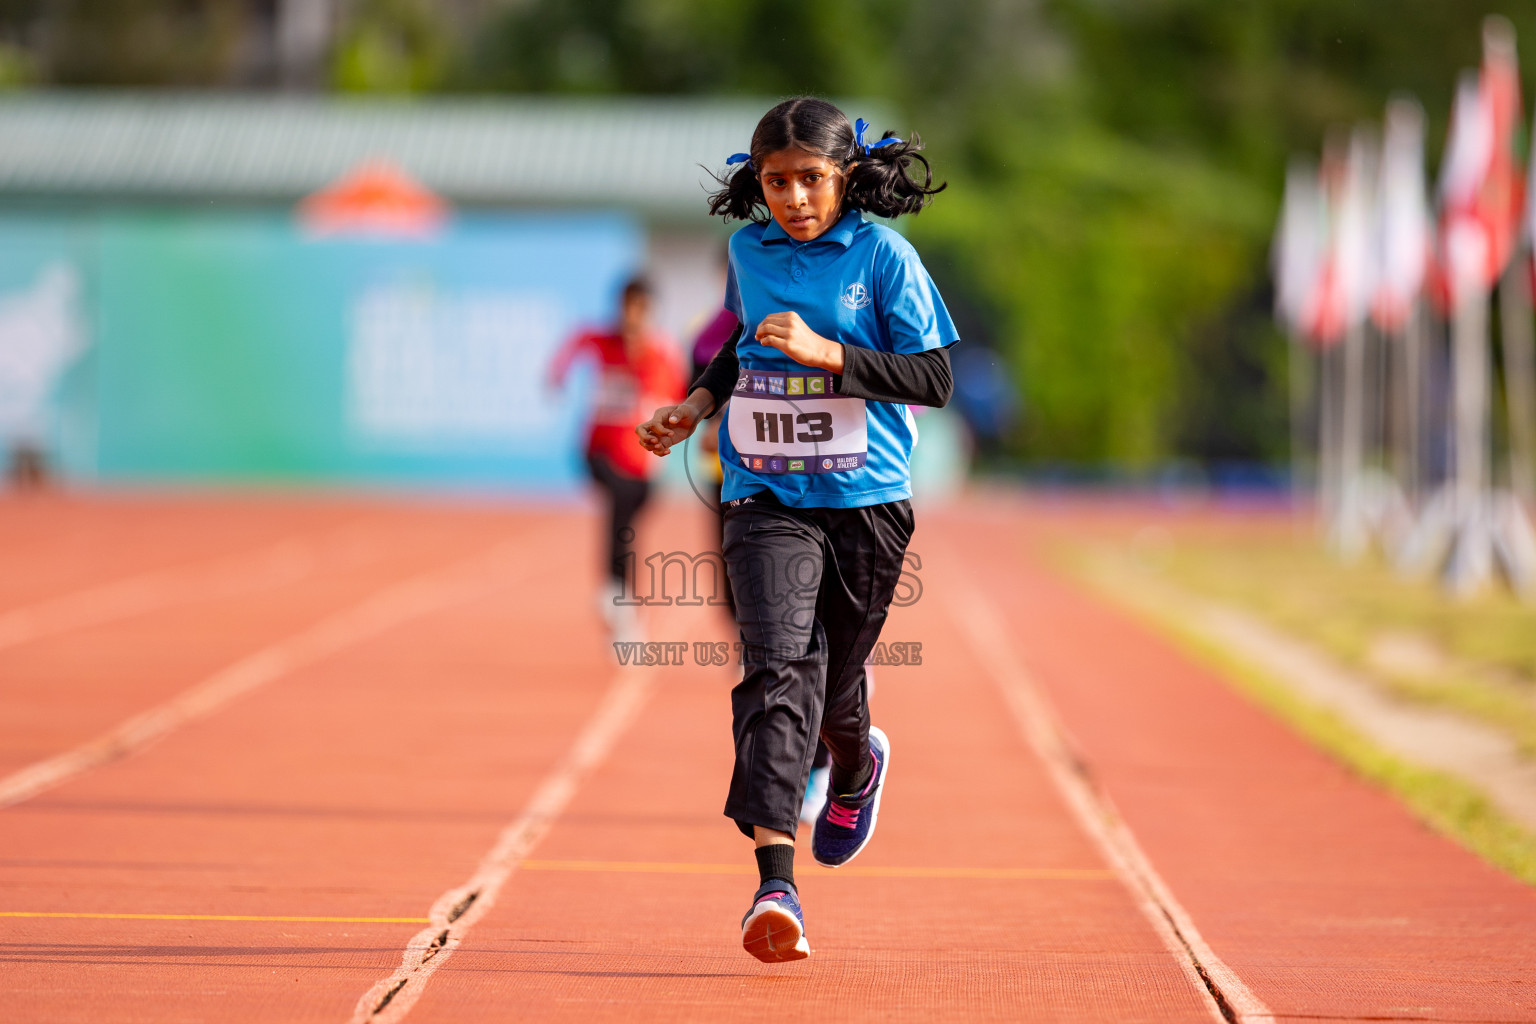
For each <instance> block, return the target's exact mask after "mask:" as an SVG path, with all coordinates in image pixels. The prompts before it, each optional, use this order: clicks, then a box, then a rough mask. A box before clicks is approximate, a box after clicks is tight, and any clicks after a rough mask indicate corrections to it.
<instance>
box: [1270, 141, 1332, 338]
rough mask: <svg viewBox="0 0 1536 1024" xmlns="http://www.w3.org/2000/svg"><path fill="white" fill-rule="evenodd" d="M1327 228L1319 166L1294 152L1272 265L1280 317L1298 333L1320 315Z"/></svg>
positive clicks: (1305, 330) (1303, 332)
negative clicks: (1318, 174)
mask: <svg viewBox="0 0 1536 1024" xmlns="http://www.w3.org/2000/svg"><path fill="white" fill-rule="evenodd" d="M1327 230H1328V225H1327V210H1326V209H1325V208H1324V206H1323V195H1322V189H1321V186H1320V185H1319V183H1318V180H1317V167H1316V166H1315V165H1314V164H1312V163H1311V162H1310V161H1307V160H1303V159H1302V158H1300V157H1297V158H1294V159H1292V161H1291V165H1290V167H1288V168H1287V169H1286V172H1285V197H1284V198H1283V199H1282V200H1281V203H1280V224H1279V226H1278V228H1277V230H1276V231H1275V242H1274V246H1273V248H1272V249H1271V250H1270V266H1271V270H1272V272H1273V274H1274V279H1275V318H1276V319H1277V320H1279V321H1280V322H1281V323H1282V324H1284V325H1285V326H1286V328H1287V329H1288V330H1289V331H1290V332H1291V335H1292V336H1293V337H1296V338H1304V337H1307V336H1308V335H1309V325H1310V324H1311V323H1312V322H1313V321H1314V320H1315V319H1316V315H1317V314H1316V305H1317V301H1318V297H1319V293H1320V291H1321V289H1320V287H1319V285H1320V284H1321V281H1320V278H1321V274H1322V268H1323V258H1324V251H1323V246H1324V242H1325V240H1326V237H1327Z"/></svg>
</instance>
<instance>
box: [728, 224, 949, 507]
mask: <svg viewBox="0 0 1536 1024" xmlns="http://www.w3.org/2000/svg"><path fill="white" fill-rule="evenodd" d="M725 308H726V309H728V310H730V311H731V312H732V313H734V314H736V318H737V319H738V320H739V321H741V323H742V325H743V331H742V336H741V340H740V342H739V343H738V344H737V346H736V354H737V358H738V360H739V362H740V366H741V371H740V377H739V379H738V381H737V384H736V390H735V391H734V392H733V393H732V401H731V403H730V413H729V414H728V415H729V418H728V420H727V422H724V423H722V424H721V427H720V464H721V469H722V472H723V473H724V483H723V485H722V488H721V498H722V499H723V500H725V501H730V500H733V499H735V498H743V497H746V496H748V495H750V494H755V493H757V492H759V491H762V490H764V489H765V488H766V489H768V490H770V491H772V492H773V494H774V495H775V496H776V497H777V498H778V499H779V501H781V502H783V503H784V504H785V505H790V506H793V507H796V508H818V507H819V508H858V507H862V506H866V505H878V504H881V503H883V502H887V501H898V500H900V499H902V498H910V497H911V496H912V475H911V470H910V466H909V462H910V459H911V456H912V446H913V445H914V444H915V443H916V442H917V426H916V424H915V423H914V422H913V420H912V414H911V412H910V411H909V410H908V409H907V407H906V406H905V405H903V404H899V403H893V402H864V401H862V400H860V399H851V398H846V397H840V396H835V394H834V381H833V378H832V375H830V374H828V373H827V372H826V371H824V370H819V369H816V368H813V367H807V366H802V365H801V364H799V363H796V362H795V361H794V360H792V359H790V358H789V357H788V356H786V355H785V354H784V353H782V352H780V351H779V350H778V349H776V348H773V347H772V346H770V345H764V344H762V343H761V342H759V341H758V340H757V339H756V338H755V337H754V335H755V334H756V332H757V325H758V324H759V323H760V322H761V321H762V320H763V318H764V317H767V316H769V315H770V314H773V313H783V312H790V311H793V312H795V313H798V314H800V317H801V318H802V319H803V320H804V321H805V322H806V324H807V325H808V326H809V327H810V329H811V330H813V331H815V332H816V333H817V334H820V335H821V336H822V337H824V338H830V339H832V340H833V341H839V342H842V343H843V344H844V345H858V346H861V347H863V348H871V349H876V350H878V351H881V352H906V353H917V352H924V351H927V350H929V349H934V348H942V347H945V346H948V345H952V344H954V343H955V342H956V341H958V340H959V335H958V334H957V333H956V332H955V325H954V323H953V322H952V321H951V320H950V318H949V311H948V310H946V309H945V308H944V301H943V299H941V298H940V297H939V292H938V289H937V288H935V287H934V284H933V279H932V278H930V277H929V276H928V271H927V270H926V269H925V268H924V267H923V264H922V261H921V260H920V259H919V258H918V255H917V251H916V250H915V249H913V248H912V245H911V243H910V242H908V241H907V240H906V239H905V238H903V237H901V235H899V234H897V233H896V232H894V231H892V230H891V229H890V228H888V227H885V226H883V225H880V224H873V223H870V222H869V221H866V220H865V219H864V215H863V214H862V213H861V212H860V211H858V210H849V211H848V212H847V213H845V214H844V215H843V216H842V218H841V219H840V220H838V222H837V223H836V224H835V225H833V226H832V228H831V229H829V230H828V231H826V232H825V233H824V234H822V235H821V236H820V237H818V238H815V239H812V240H811V241H809V242H797V241H795V240H794V239H793V238H791V237H790V236H789V235H788V234H786V233H785V231H784V229H783V228H781V227H780V226H779V223H778V221H775V220H770V221H769V222H768V223H767V224H766V225H764V224H748V225H747V226H745V227H743V228H742V229H741V230H739V231H737V232H736V233H735V234H734V235H732V236H731V243H730V263H729V269H728V271H727V275H726V286H725ZM861 430H862V433H861ZM733 438H735V440H734V441H733ZM736 441H740V442H741V444H740V449H741V450H738V445H737V443H736Z"/></svg>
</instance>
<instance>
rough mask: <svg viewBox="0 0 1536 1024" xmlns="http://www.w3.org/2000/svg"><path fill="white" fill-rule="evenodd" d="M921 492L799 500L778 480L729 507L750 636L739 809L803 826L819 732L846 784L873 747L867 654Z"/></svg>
mask: <svg viewBox="0 0 1536 1024" xmlns="http://www.w3.org/2000/svg"><path fill="white" fill-rule="evenodd" d="M912 527H913V519H912V503H911V502H910V501H893V502H889V503H887V504H884V505H871V506H868V507H866V508H805V509H798V508H787V507H785V506H784V505H781V504H779V503H778V502H777V501H776V500H775V499H774V498H773V497H771V496H770V495H769V494H768V493H767V492H762V493H759V494H757V495H754V496H753V497H750V498H744V499H741V501H740V502H738V503H736V504H727V506H726V508H725V562H726V567H727V570H728V572H729V573H730V578H731V589H732V591H733V592H734V593H735V596H736V622H737V624H738V625H739V626H740V627H741V638H742V640H743V641H744V642H745V647H744V658H745V665H744V668H743V678H742V681H741V683H740V684H738V685H737V686H736V688H735V689H734V690H732V691H731V715H732V729H733V731H734V733H735V737H736V768H735V771H734V772H733V773H732V775H731V789H730V795H729V796H728V797H727V799H726V802H725V813H726V816H727V817H730V818H734V819H735V821H736V824H737V827H739V828H740V829H741V830H742V832H744V833H746V834H747V835H749V836H750V835H751V834H752V826H754V825H762V826H764V827H767V828H771V829H777V830H778V831H780V832H787V833H789V834H790V835H794V834H795V830H796V828H797V826H798V825H799V820H800V801H801V797H802V796H803V795H804V791H805V782H806V777H807V776H808V775H809V773H810V770H811V760H812V758H813V757H814V756H815V754H816V738H817V736H818V734H819V735H820V737H821V739H822V740H823V741H824V742H825V743H826V745H827V749H828V750H829V751H831V754H832V781H833V789H834V792H835V791H837V789H838V787H839V786H842V785H846V781H845V780H848V779H852V778H854V777H855V776H857V775H858V773H859V771H860V769H861V768H862V767H863V765H864V761H865V759H866V758H867V757H868V754H869V702H868V694H867V693H866V690H865V685H864V659H866V658H867V657H869V654H870V651H872V650H873V649H874V646H875V641H876V640H878V639H879V638H880V629H881V627H882V626H884V625H885V616H886V611H887V609H888V608H889V607H890V603H891V596H892V594H893V593H894V592H895V589H896V583H897V581H898V579H899V578H900V576H901V571H902V559H903V557H904V556H905V554H906V550H907V543H908V541H910V540H911V538H912Z"/></svg>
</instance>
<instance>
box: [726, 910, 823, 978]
mask: <svg viewBox="0 0 1536 1024" xmlns="http://www.w3.org/2000/svg"><path fill="white" fill-rule="evenodd" d="M741 948H742V949H745V950H746V951H747V952H748V953H751V954H752V955H753V956H755V957H757V958H758V959H759V960H761V961H762V962H763V963H765V964H782V963H787V962H789V961H791V960H804V959H805V958H806V957H808V956H810V955H811V944H810V943H809V942H807V941H806V940H805V929H803V928H801V927H800V922H799V920H797V919H796V918H795V915H794V914H791V913H790V912H789V911H787V910H785V909H784V908H783V907H781V906H779V905H778V904H777V903H772V902H766V903H759V904H758V905H757V906H755V907H753V908H752V913H751V914H749V915H748V916H747V919H746V920H745V921H744V922H742V925H741Z"/></svg>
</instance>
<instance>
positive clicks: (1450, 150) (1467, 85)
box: [1439, 17, 1525, 305]
mask: <svg viewBox="0 0 1536 1024" xmlns="http://www.w3.org/2000/svg"><path fill="white" fill-rule="evenodd" d="M1521 119H1522V114H1521V110H1520V73H1519V67H1518V65H1517V64H1516V60H1515V34H1514V29H1513V28H1512V27H1510V24H1509V22H1507V21H1505V20H1504V19H1503V18H1497V17H1490V18H1489V19H1488V20H1487V21H1486V22H1485V23H1484V25H1483V67H1482V70H1481V71H1480V72H1477V73H1475V74H1474V73H1471V72H1468V73H1464V74H1463V75H1462V77H1461V80H1460V82H1458V83H1457V88H1456V101H1455V106H1454V107H1453V108H1452V111H1451V130H1450V137H1449V140H1448V142H1447V143H1446V154H1445V161H1444V164H1443V166H1442V168H1441V176H1440V203H1441V217H1440V246H1439V249H1440V257H1441V260H1442V262H1443V265H1442V267H1441V268H1440V273H1441V275H1442V277H1443V282H1442V286H1443V288H1444V289H1445V292H1446V294H1445V298H1446V299H1448V300H1449V302H1450V304H1452V305H1455V304H1459V303H1460V302H1461V301H1463V300H1464V299H1469V298H1472V297H1474V296H1486V295H1487V294H1488V293H1489V292H1490V291H1491V290H1492V289H1493V286H1494V284H1495V283H1496V282H1497V281H1498V279H1499V277H1500V276H1501V275H1502V274H1503V273H1504V268H1505V267H1506V266H1508V264H1509V261H1510V258H1511V257H1512V256H1513V255H1514V251H1515V246H1516V243H1517V242H1518V240H1519V230H1520V225H1521V221H1522V211H1523V209H1524V205H1525V182H1524V180H1523V178H1522V176H1521V174H1520V160H1519V153H1518V152H1517V146H1518V142H1519V134H1518V133H1519V127H1520V122H1521Z"/></svg>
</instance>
